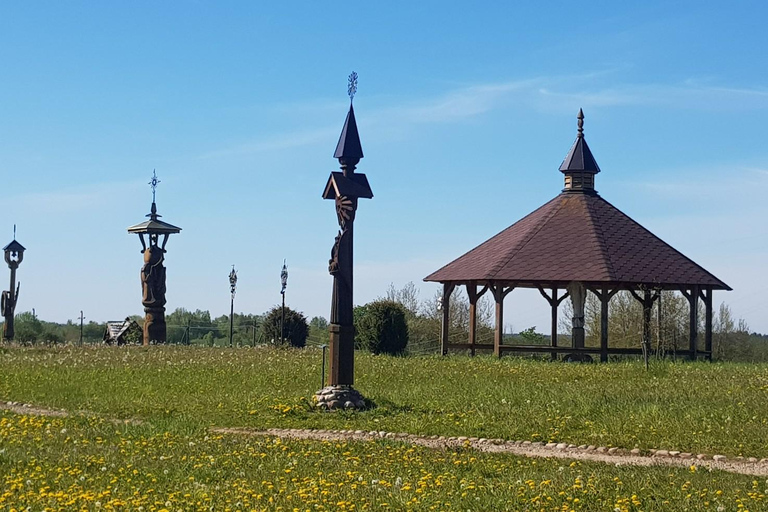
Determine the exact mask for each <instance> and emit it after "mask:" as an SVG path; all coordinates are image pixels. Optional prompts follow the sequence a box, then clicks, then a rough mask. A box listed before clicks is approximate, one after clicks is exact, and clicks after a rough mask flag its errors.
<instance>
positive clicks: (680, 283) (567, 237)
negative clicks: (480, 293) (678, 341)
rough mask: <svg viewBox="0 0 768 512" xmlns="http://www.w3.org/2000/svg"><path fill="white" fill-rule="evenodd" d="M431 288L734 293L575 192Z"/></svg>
mask: <svg viewBox="0 0 768 512" xmlns="http://www.w3.org/2000/svg"><path fill="white" fill-rule="evenodd" d="M424 280H425V281H437V282H451V281H452V282H467V281H480V282H483V281H491V280H493V281H506V282H515V283H518V284H519V285H522V286H526V285H528V286H533V285H539V284H546V283H552V284H554V283H568V282H570V281H582V282H586V283H593V284H595V285H599V284H623V285H647V286H653V287H661V288H678V287H685V286H693V285H699V286H706V287H711V288H713V289H720V290H730V289H731V288H730V287H729V286H728V285H727V284H725V283H724V282H722V281H720V280H719V279H718V278H716V277H715V276H713V275H712V274H710V273H709V272H707V271H706V270H704V269H703V268H702V267H700V266H699V265H697V264H696V263H694V262H693V261H691V260H690V259H688V258H687V257H686V256H684V255H683V254H681V253H680V252H678V251H677V250H675V249H674V248H672V247H671V246H670V245H669V244H667V243H666V242H664V241H663V240H661V239H660V238H658V237H657V236H655V235H654V234H653V233H651V232H650V231H648V230H647V229H645V228H644V227H642V226H641V225H640V224H638V223H637V222H635V221H634V220H632V219H631V218H630V217H628V216H627V215H625V214H624V213H622V212H621V211H620V210H619V209H617V208H616V207H614V206H613V205H612V204H610V203H609V202H608V201H606V200H605V199H603V198H602V197H600V196H599V195H597V194H596V193H591V194H589V193H569V192H563V193H561V194H560V195H558V196H557V197H555V198H554V199H552V200H551V201H549V202H548V203H546V204H545V205H543V206H542V207H540V208H539V209H538V210H536V211H534V212H533V213H531V214H529V215H528V216H526V217H524V218H523V219H521V220H520V221H518V222H516V223H515V224H513V225H512V226H510V227H509V228H507V229H505V230H504V231H502V232H501V233H499V234H498V235H496V236H494V237H493V238H491V239H490V240H488V241H486V242H484V243H482V244H480V245H479V246H477V247H475V248H474V249H472V250H471V251H469V252H468V253H466V254H465V255H463V256H461V257H460V258H458V259H456V260H454V261H452V262H451V263H449V264H447V265H446V266H444V267H443V268H441V269H440V270H438V271H436V272H434V273H433V274H431V275H429V276H427V277H426V278H425V279H424Z"/></svg>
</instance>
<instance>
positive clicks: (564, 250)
mask: <svg viewBox="0 0 768 512" xmlns="http://www.w3.org/2000/svg"><path fill="white" fill-rule="evenodd" d="M583 123H584V114H583V113H582V111H581V110H580V111H579V116H578V136H577V138H576V142H575V143H574V144H573V147H571V149H570V151H569V152H568V155H567V156H566V157H565V160H564V161H563V163H562V165H561V166H560V171H561V172H562V173H563V174H564V175H565V187H564V188H563V190H562V192H561V193H560V194H559V195H558V196H557V197H555V198H554V199H552V200H551V201H549V202H548V203H546V204H545V205H543V206H541V207H540V208H539V209H537V210H536V211H534V212H533V213H531V214H529V215H528V216H526V217H524V218H523V219H521V220H520V221H518V222H516V223H515V224H513V225H512V226H510V227H509V228H507V229H505V230H504V231H502V232H501V233H499V234H497V235H496V236H494V237H492V238H491V239H489V240H487V241H486V242H484V243H482V244H480V245H479V246H477V247H475V248H474V249H472V250H471V251H469V252H468V253H466V254H464V255H463V256H461V257H459V258H458V259H456V260H454V261H452V262H450V263H448V264H447V265H445V266H444V267H442V268H441V269H439V270H437V271H436V272H434V273H432V274H430V275H429V276H427V277H426V278H425V279H424V280H425V281H433V282H438V283H442V284H443V327H442V333H441V345H442V352H443V354H446V353H447V352H448V350H449V349H470V350H471V351H472V353H474V350H475V349H491V348H492V349H493V351H494V354H495V355H497V356H501V354H502V353H504V352H551V353H552V354H553V356H554V355H555V354H557V353H570V354H573V353H575V354H590V353H592V354H600V359H601V360H602V361H607V360H608V355H609V354H641V353H642V348H640V347H638V348H616V347H611V346H610V345H609V340H608V305H609V301H610V300H611V297H612V296H613V295H614V294H615V293H616V292H617V291H619V290H628V291H629V292H631V293H632V295H633V296H634V297H635V298H636V299H638V300H639V301H640V302H641V303H642V305H643V311H644V322H643V324H644V325H643V344H645V345H646V348H647V347H649V346H650V323H651V308H652V306H653V304H654V302H655V301H656V300H657V299H658V298H659V295H660V292H661V290H675V291H679V292H681V293H682V294H683V295H684V296H685V297H686V298H687V299H688V303H689V306H690V327H689V333H690V336H689V347H688V349H687V350H685V351H682V352H681V351H678V352H677V353H678V354H681V355H685V356H688V357H690V358H691V359H696V358H697V357H699V356H704V357H707V358H711V356H712V293H713V291H714V290H730V289H731V288H730V287H729V286H728V285H726V284H725V283H724V282H722V281H721V280H719V279H718V278H717V277H715V276H714V275H712V274H711V273H709V272H707V271H706V270H705V269H704V268H702V267H701V266H699V265H697V264H696V263H694V262H693V261H692V260H691V259H689V258H687V257H686V256H685V255H683V254H681V253H680V252H678V251H677V250H675V249H674V248H672V247H671V246H670V245H668V244H667V243H666V242H664V241H662V240H661V239H660V238H658V237H656V236H655V235H654V234H653V233H651V232H650V231H648V230H647V229H645V228H644V227H643V226H641V225H640V224H638V223H637V222H635V221H634V220H632V219H631V218H630V217H628V216H627V215H625V214H624V213H622V212H621V211H620V210H619V209H618V208H616V207H615V206H613V205H612V204H611V203H609V202H608V201H606V200H605V199H603V198H602V197H601V196H600V195H599V194H598V193H597V191H596V190H595V175H596V174H597V173H599V172H600V168H599V167H598V165H597V161H596V160H595V158H594V156H593V155H592V152H591V151H590V149H589V146H588V145H587V141H586V139H585V138H584V132H583ZM457 286H465V287H466V289H467V295H468V297H469V303H470V327H469V340H468V343H466V344H464V343H461V344H450V343H449V340H448V318H449V316H448V315H449V304H450V301H449V298H450V295H451V293H452V291H453V290H454V289H455V288H456V287H457ZM515 288H535V289H538V290H539V291H540V292H541V295H543V296H544V298H545V299H546V301H547V302H548V303H549V306H550V308H551V312H552V336H551V344H550V346H546V345H545V346H541V345H535V346H533V345H505V344H503V339H502V334H503V331H502V329H503V322H504V297H506V296H507V294H509V293H510V292H511V291H512V290H514V289H515ZM484 293H491V294H492V295H493V297H494V299H495V301H496V324H495V335H494V342H493V345H490V344H484V345H481V344H477V343H476V332H477V329H476V314H475V311H476V305H477V300H478V299H479V298H480V297H481V296H482V295H483V294H484ZM586 293H593V294H595V295H596V296H597V298H598V299H599V301H600V304H601V332H600V347H585V346H584V319H583V308H584V300H585V297H586ZM569 296H570V297H571V300H572V301H573V305H574V318H573V331H572V343H571V344H572V346H571V347H560V346H558V344H557V325H558V322H557V310H558V306H559V305H560V303H561V302H562V301H563V300H564V299H565V298H566V297H569ZM699 300H702V301H703V302H704V310H705V315H706V318H705V326H706V327H705V332H704V349H703V350H700V348H699V343H698V339H699V333H698V324H699V321H698V318H697V315H698V307H697V306H698V301H699Z"/></svg>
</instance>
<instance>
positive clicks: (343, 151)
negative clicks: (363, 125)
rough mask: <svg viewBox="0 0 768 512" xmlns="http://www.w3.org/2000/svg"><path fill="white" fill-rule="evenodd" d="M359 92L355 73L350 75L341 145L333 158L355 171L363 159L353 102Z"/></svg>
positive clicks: (340, 138)
mask: <svg viewBox="0 0 768 512" xmlns="http://www.w3.org/2000/svg"><path fill="white" fill-rule="evenodd" d="M356 92H357V73H355V72H354V71H353V72H352V73H351V74H350V75H349V80H348V86H347V94H349V112H347V119H346V120H345V121H344V128H342V130H341V136H340V137H339V143H338V144H336V152H335V153H334V154H333V158H338V159H339V162H340V163H341V164H342V168H347V167H350V168H351V169H352V171H354V168H355V165H357V162H359V161H360V159H361V158H363V146H362V145H361V144H360V135H359V134H358V133H357V121H356V120H355V107H354V106H352V101H353V100H354V99H355V93H356Z"/></svg>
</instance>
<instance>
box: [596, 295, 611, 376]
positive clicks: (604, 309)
mask: <svg viewBox="0 0 768 512" xmlns="http://www.w3.org/2000/svg"><path fill="white" fill-rule="evenodd" d="M598 297H600V362H602V363H607V362H608V303H609V302H610V300H611V295H610V294H609V293H608V288H603V290H602V291H601V293H600V295H599V296H598Z"/></svg>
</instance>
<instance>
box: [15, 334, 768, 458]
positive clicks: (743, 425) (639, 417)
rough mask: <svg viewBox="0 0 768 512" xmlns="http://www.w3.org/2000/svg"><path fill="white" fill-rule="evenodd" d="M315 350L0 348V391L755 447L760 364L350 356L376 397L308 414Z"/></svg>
mask: <svg viewBox="0 0 768 512" xmlns="http://www.w3.org/2000/svg"><path fill="white" fill-rule="evenodd" d="M320 362H321V352H320V351H319V350H318V349H307V350H303V351H301V350H279V349H270V348H257V349H250V348H242V349H223V348H190V347H159V346H158V347H149V348H140V347H130V348H117V347H98V348H53V349H29V348H22V349H16V348H14V349H5V350H3V351H2V353H0V399H6V400H16V401H23V402H32V403H34V404H39V405H46V406H54V407H61V408H66V409H69V410H90V411H95V412H99V413H103V414H107V415H110V416H116V417H123V418H140V419H145V420H149V421H150V422H152V423H155V424H158V425H161V424H164V423H168V424H173V425H174V426H175V428H179V427H180V426H183V427H184V428H186V429H188V430H189V431H193V430H196V429H199V428H201V427H207V426H212V425H216V426H247V427H258V428H266V427H305V428H352V429H358V428H360V429H363V430H386V431H393V432H407V433H417V434H429V435H431V434H440V435H446V436H450V435H455V436H462V435H463V436H477V437H487V438H505V439H515V440H520V439H522V440H525V439H529V440H541V441H557V442H567V443H573V444H595V445H605V446H620V447H624V448H634V447H639V448H642V449H648V448H657V449H677V450H680V451H690V452H694V453H696V452H704V453H712V454H714V453H719V454H724V455H743V456H755V457H768V414H766V411H768V365H755V364H720V363H705V362H701V363H677V364H674V363H670V362H660V363H656V364H654V365H652V367H651V370H650V371H649V372H647V373H646V372H645V371H644V369H643V367H642V365H641V364H640V363H638V362H629V363H611V364H594V365H580V364H565V363H550V362H542V361H533V360H524V359H513V358H502V359H501V360H495V359H492V358H489V357H477V358H469V357H463V356H462V357H458V356H456V357H447V358H440V357H414V358H391V357H386V356H370V355H367V354H357V356H356V378H357V381H356V387H357V388H358V389H359V390H360V391H361V392H362V393H363V394H364V395H365V396H366V397H367V398H369V399H370V400H372V401H373V402H375V404H376V407H375V408H373V409H371V410H369V411H365V412H360V413H344V412H342V413H333V414H328V413H320V412H316V411H312V410H311V407H310V406H309V403H310V400H311V397H312V394H313V392H314V391H316V390H317V389H318V388H319V387H320V384H321V382H320Z"/></svg>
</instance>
